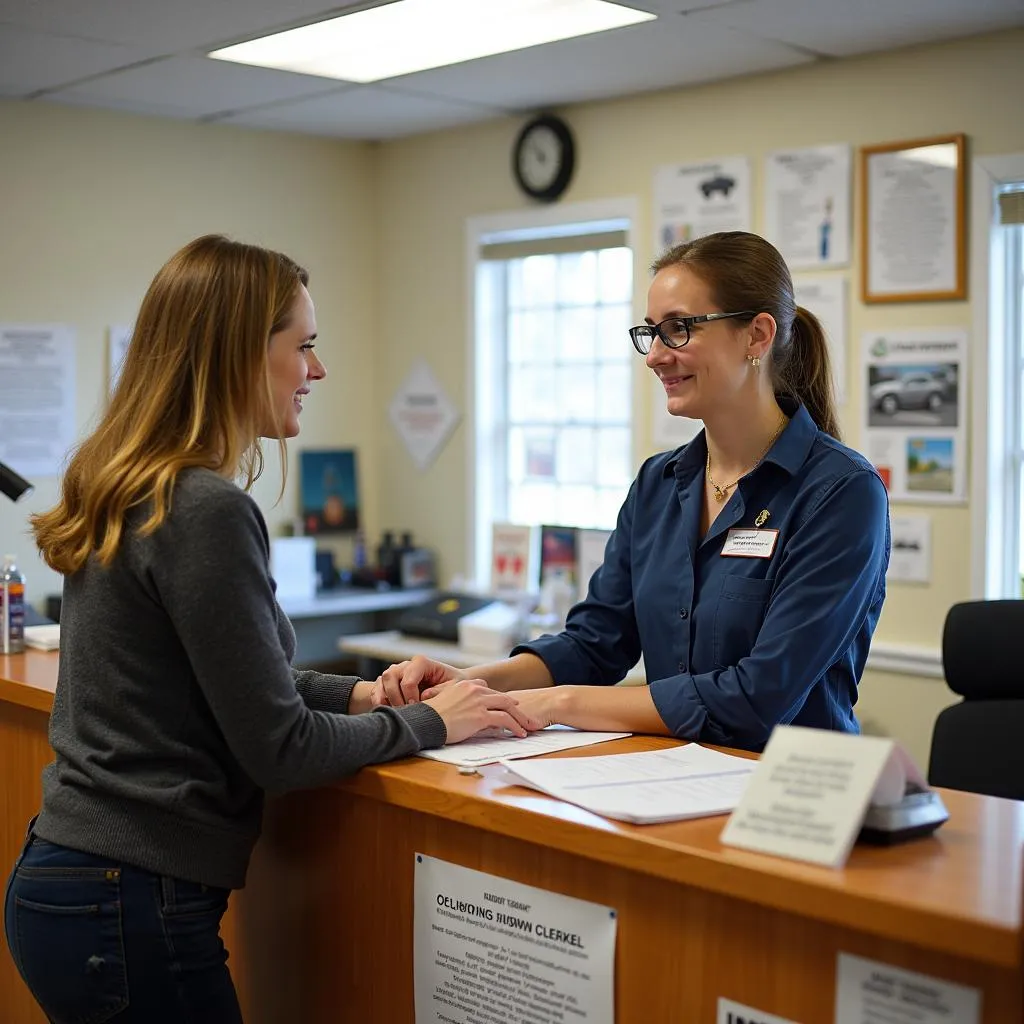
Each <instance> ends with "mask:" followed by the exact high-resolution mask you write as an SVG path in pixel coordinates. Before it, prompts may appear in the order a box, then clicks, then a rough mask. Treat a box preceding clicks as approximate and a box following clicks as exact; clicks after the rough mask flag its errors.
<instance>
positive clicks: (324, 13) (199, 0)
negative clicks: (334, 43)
mask: <svg viewBox="0 0 1024 1024" xmlns="http://www.w3.org/2000/svg"><path fill="white" fill-rule="evenodd" d="M387 2H390V0H376V2H374V0H370V2H366V0H333V2H332V0H214V2H212V3H211V2H210V0H103V2H102V3H95V2H89V0H0V21H2V22H7V23H8V24H11V25H19V26H21V27H22V28H30V29H35V30H37V31H47V30H50V31H60V32H63V33H65V34H67V35H69V36H80V37H82V38H83V39H99V40H107V41H111V42H118V43H132V44H136V45H139V46H142V47H144V48H146V49H147V51H148V52H149V54H150V55H151V56H153V55H158V54H170V53H177V52H179V51H181V50H184V49H194V48H197V47H204V48H205V47H207V46H209V47H210V48H212V47H213V46H216V45H222V44H224V43H227V42H235V41H237V40H241V39H246V38H249V37H251V36H256V35H260V34H265V33H267V32H270V31H273V30H276V29H280V28H292V27H294V26H296V25H301V24H309V23H310V22H313V21H320V20H323V19H325V18H329V17H334V16H335V15H337V14H341V13H343V11H344V10H345V8H348V7H354V6H357V5H359V6H363V7H374V6H378V4H380V3H387ZM57 26H59V29H58V28H57Z"/></svg>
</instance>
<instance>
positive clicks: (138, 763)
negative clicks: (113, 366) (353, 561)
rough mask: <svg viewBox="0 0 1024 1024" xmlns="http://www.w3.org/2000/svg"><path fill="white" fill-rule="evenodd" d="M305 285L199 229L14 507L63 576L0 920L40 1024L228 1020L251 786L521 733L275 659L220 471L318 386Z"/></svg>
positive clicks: (290, 423) (284, 637)
mask: <svg viewBox="0 0 1024 1024" xmlns="http://www.w3.org/2000/svg"><path fill="white" fill-rule="evenodd" d="M307 283H308V275H307V274H306V271H305V270H303V269H302V268H301V267H299V266H298V265H297V264H296V263H294V262H293V261H292V260H290V259H289V258H288V257H286V256H284V255H282V254H280V253H277V252H272V251H269V250H266V249H261V248H258V247H256V246H250V245H243V244H240V243H237V242H233V241H229V240H228V239H226V238H223V237H220V236H214V235H211V236H206V237H203V238H199V239H196V240H195V241H194V242H192V243H190V244H189V245H186V246H185V247H184V248H183V249H182V250H181V251H180V252H178V253H177V254H176V255H175V256H174V257H172V258H171V260H170V261H169V262H168V263H167V264H166V265H165V266H164V267H163V268H162V269H161V270H160V272H159V273H158V274H157V275H156V278H155V279H154V280H153V283H152V284H151V285H150V287H149V290H148V292H147V293H146V296H145V298H144V300H143V302H142V306H141V309H140V310H139V314H138V318H137V320H136V324H135V329H134V333H133V336H132V341H131V344H130V346H129V348H128V353H127V356H126V359H125V364H124V369H123V373H122V376H121V379H120V382H119V384H118V387H117V390H116V393H115V394H114V396H113V398H112V401H111V403H110V407H109V409H108V411H107V413H106V415H105V416H104V417H103V419H102V421H101V422H100V424H99V426H98V427H97V428H96V430H95V432H94V433H93V434H92V435H91V436H90V437H88V438H87V439H86V440H85V441H84V442H83V443H82V445H81V446H80V447H79V448H78V450H77V452H76V453H75V455H74V457H73V459H72V460H71V463H70V465H69V466H68V469H67V472H66V473H65V475H64V479H63V482H62V492H61V497H60V501H59V503H58V504H57V506H56V507H55V508H53V509H51V510H50V511H49V512H46V513H44V514H42V515H38V516H35V517H34V518H33V526H34V529H35V536H36V540H37V543H38V545H39V548H40V550H41V551H42V553H43V556H44V558H45V559H46V561H47V563H48V564H49V565H50V566H52V567H53V568H54V569H55V570H57V571H58V572H60V573H63V574H64V577H65V582H64V600H63V608H62V616H61V656H60V667H59V675H58V683H57V692H56V695H55V698H54V706H53V714H52V718H51V722H50V741H51V744H52V745H53V748H54V750H55V752H56V755H57V757H56V760H55V761H54V763H53V764H51V765H49V766H48V767H47V768H46V769H45V771H44V775H43V804H42V809H41V811H40V813H39V815H38V816H37V818H36V819H34V820H33V822H31V823H30V825H29V834H28V839H27V841H26V845H25V848H24V850H23V851H22V854H21V856H20V857H19V858H18V861H17V863H16V865H15V869H14V871H13V873H12V875H11V878H10V881H9V882H8V887H7V893H6V897H5V927H6V935H7V940H8V944H9V946H10V949H11V953H12V956H13V957H14V961H15V963H16V964H17V966H18V969H19V971H20V972H21V974H22V977H23V978H24V979H25V981H26V983H27V984H28V986H29V988H30V990H31V991H32V993H33V995H34V996H35V997H36V999H37V1000H38V1002H39V1003H40V1005H41V1006H42V1008H43V1009H44V1011H45V1012H46V1014H47V1016H48V1017H49V1019H50V1020H51V1021H53V1022H55V1024H71V1022H81V1021H90V1022H99V1021H117V1022H119V1024H128V1022H131V1024H135V1022H138V1024H164V1022H167V1024H170V1022H175V1024H179V1022H181V1024H184V1022H189V1024H200V1022H203V1024H205V1022H209V1024H231V1022H238V1021H240V1020H241V1016H240V1013H239V1009H238V1002H237V999H236V996H235V992H234V988H233V986H232V983H231V978H230V975H229V974H228V971H227V967H226V964H225V961H226V958H227V955H226V952H225V950H224V946H223V944H222V942H221V939H220V935H219V926H220V920H221V917H222V915H223V913H224V910H225V907H226V903H227V897H228V893H229V890H231V889H233V888H238V887H240V886H241V885H242V884H243V883H244V880H245V873H246V867H247V865H248V861H249V856H250V853H251V851H252V847H253V844H254V843H255V842H256V838H257V836H258V834H259V829H260V819H261V814H262V805H263V794H264V792H265V791H267V790H276V791H280V790H286V789H291V788H300V787H307V786H316V785H318V784H321V783H325V782H329V781H332V780H334V779H337V778H340V777H342V776H344V775H346V774H350V773H351V772H354V771H355V770H357V769H358V768H360V767H361V766H363V765H366V764H370V763H372V762H379V761H385V760H388V759H390V758H395V757H401V756H403V755H406V754H411V753H413V752H415V751H417V750H420V749H422V748H424V747H430V746H438V745H440V744H443V743H445V742H449V743H454V742H458V741H459V740H460V739H464V738H466V737H467V736H470V735H472V734H474V733H475V732H477V731H479V730H480V729H484V728H493V727H498V728H501V727H504V728H508V729H511V730H512V731H513V732H515V733H516V734H518V735H524V734H525V731H526V730H525V727H528V726H531V725H533V724H535V723H532V722H531V720H530V719H529V718H528V717H527V716H526V715H524V714H523V713H521V712H520V711H519V710H518V708H517V706H516V701H515V699H514V698H512V697H509V696H507V695H505V694H499V693H495V692H494V691H492V690H489V689H488V688H487V687H486V686H484V685H483V684H481V683H468V684H466V685H464V686H460V687H454V688H446V691H445V693H443V694H441V695H439V696H438V698H437V699H436V700H432V701H427V702H425V703H423V704H421V705H417V706H411V707H408V708H399V709H391V708H385V709H381V708H378V709H376V710H373V711H372V713H371V708H372V704H371V692H372V685H373V684H371V683H368V682H362V681H360V680H357V679H353V678H347V677H339V676H331V675H324V674H321V673H317V672H312V671H297V670H294V669H293V668H292V667H291V660H292V657H293V655H294V653H295V634H294V632H293V630H292V628H291V625H290V623H289V622H288V619H287V618H286V617H285V615H284V614H283V612H282V611H281V609H280V608H279V606H278V604H277V602H276V600H275V597H274V581H273V580H272V579H271V577H270V572H269V539H268V534H267V528H266V524H265V522H264V519H263V516H262V514H261V513H260V510H259V508H258V507H257V505H256V503H255V502H254V501H253V499H252V498H250V497H249V495H248V494H247V493H246V489H245V488H243V487H239V486H238V485H237V484H236V483H235V479H236V478H237V477H239V476H241V478H242V479H243V480H244V484H245V487H246V488H247V487H248V485H250V484H251V483H252V481H253V480H254V479H255V478H256V476H257V475H258V474H259V472H260V469H261V468H262V455H261V449H260V438H261V437H265V438H270V439H273V440H276V441H277V442H278V443H279V444H280V445H281V446H282V449H283V446H284V441H285V438H289V437H294V436H296V435H297V434H298V433H299V419H300V415H301V412H302V403H303V401H304V399H305V398H306V396H307V395H308V394H309V391H310V385H311V383H313V382H314V381H319V380H322V379H323V377H324V376H325V373H326V371H325V369H324V366H323V364H322V363H321V361H320V359H319V358H318V356H317V355H316V353H315V352H314V339H315V338H316V333H317V328H316V321H315V312H314V308H313V303H312V300H311V299H310V296H309V292H308V291H307V288H306V285H307ZM360 712H367V713H360Z"/></svg>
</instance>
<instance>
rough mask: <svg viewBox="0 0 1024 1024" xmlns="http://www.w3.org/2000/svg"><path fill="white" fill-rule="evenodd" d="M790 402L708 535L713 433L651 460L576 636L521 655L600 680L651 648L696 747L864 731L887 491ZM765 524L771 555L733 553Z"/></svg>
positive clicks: (658, 698) (573, 623)
mask: <svg viewBox="0 0 1024 1024" xmlns="http://www.w3.org/2000/svg"><path fill="white" fill-rule="evenodd" d="M782 403H783V407H784V409H785V411H786V412H787V413H788V414H790V415H791V417H792V418H791V420H790V423H789V425H788V426H787V427H786V429H785V430H784V431H783V433H782V435H781V436H780V437H779V439H778V440H777V441H776V442H775V444H774V446H773V447H772V449H771V451H770V452H769V453H768V455H767V456H765V458H764V460H763V461H762V462H761V463H760V465H758V466H757V468H756V469H754V470H753V471H752V472H751V473H749V474H748V475H747V476H745V477H744V478H743V479H742V480H741V481H740V482H739V484H738V486H737V488H736V490H735V491H734V492H733V494H732V496H731V497H730V499H729V501H728V503H727V504H726V505H725V507H724V508H723V509H722V511H721V512H720V513H719V515H718V518H717V519H716V520H715V521H714V523H713V524H712V526H711V529H710V530H709V531H708V533H707V535H706V536H705V537H704V538H703V539H702V538H701V536H700V528H701V505H702V502H703V495H704V469H705V458H706V456H707V447H706V442H705V439H704V435H703V433H701V434H700V435H698V436H697V437H696V438H695V439H694V440H693V441H691V442H690V443H689V444H688V445H685V446H684V447H682V448H680V449H677V450H676V451H675V452H665V453H663V454H660V455H656V456H654V457H652V458H650V459H648V460H647V461H646V462H645V463H644V464H643V466H642V467H641V468H640V472H639V474H638V475H637V478H636V479H635V480H634V481H633V484H632V486H631V487H630V490H629V495H628V496H627V498H626V501H625V504H623V506H622V508H621V510H620V511H619V517H618V522H617V524H616V527H615V531H614V533H613V534H612V536H611V538H610V539H609V541H608V546H607V548H606V550H605V558H604V564H603V565H602V567H601V568H600V569H599V570H598V571H597V572H596V573H595V574H594V576H593V578H592V579H591V581H590V588H589V591H588V593H587V597H586V599H585V600H583V601H581V602H580V603H579V604H577V605H576V606H575V607H574V608H573V609H572V611H571V612H570V614H569V617H568V621H567V622H566V627H565V630H564V631H563V632H562V633H559V634H558V635H557V636H545V637H541V638H540V639H538V640H535V641H533V642H531V643H528V644H523V645H521V646H519V647H517V648H516V649H515V651H513V654H515V653H519V652H522V651H531V652H533V653H534V654H536V655H538V656H539V657H540V658H541V659H542V660H543V661H544V663H545V664H546V665H547V667H548V669H549V671H550V672H551V675H552V676H553V678H554V680H555V682H556V683H584V684H597V685H600V684H612V683H616V682H618V681H619V680H620V679H622V678H623V677H624V676H625V674H626V672H628V671H629V669H630V668H631V667H632V666H633V665H634V664H635V663H636V661H637V659H638V658H639V656H640V654H641V652H642V653H643V657H644V666H645V669H646V672H647V679H648V681H649V683H650V692H651V697H652V698H653V700H654V704H655V706H656V708H657V709H658V713H659V714H660V715H661V717H662V718H663V719H664V721H665V724H666V725H667V726H668V727H669V728H670V729H671V730H672V732H673V733H674V734H675V735H676V736H678V737H680V738H681V739H690V740H696V739H701V740H705V741H708V742H711V743H721V744H725V745H727V746H733V747H743V748H746V749H749V750H760V749H762V748H763V747H764V745H765V743H766V742H767V740H768V737H769V735H770V733H771V731H772V729H773V728H774V726H775V725H777V724H779V723H785V724H795V725H806V726H812V727H816V728H821V729H836V730H842V731H845V732H858V731H859V726H858V724H857V719H856V717H855V716H854V713H853V705H854V704H855V703H856V700H857V682H858V680H859V679H860V676H861V673H862V672H863V669H864V663H865V661H866V660H867V655H868V646H869V644H870V641H871V634H872V633H873V632H874V629H875V625H876V623H877V622H878V616H879V613H880V611H881V608H882V601H883V600H884V598H885V571H886V567H887V566H888V563H889V546H890V538H889V515H888V498H887V495H886V491H885V486H884V485H883V483H882V481H881V479H880V478H879V476H878V474H877V473H876V472H875V470H874V468H873V467H872V465H871V464H870V463H869V462H868V461H867V460H866V459H865V458H864V457H863V456H861V455H859V454H858V453H857V452H855V451H853V450H852V449H850V448H847V447H845V446H844V445H842V444H840V443H839V442H838V441H836V440H835V439H833V438H832V437H829V436H828V435H827V434H825V433H823V432H822V431H820V430H818V428H817V427H816V426H815V424H814V421H813V420H812V419H811V417H810V416H809V415H808V413H807V411H806V410H805V409H804V408H803V406H795V405H793V404H792V403H788V404H787V403H786V402H785V400H782ZM766 513H767V515H766ZM759 516H760V518H761V520H762V525H763V528H764V529H766V530H768V529H772V530H778V537H777V539H776V543H775V546H774V549H773V550H772V552H771V555H770V557H768V558H758V557H731V556H727V555H723V553H722V549H723V545H724V544H725V542H726V539H727V537H728V533H729V530H730V529H732V528H738V529H752V528H754V527H755V521H756V520H757V519H758V517H759Z"/></svg>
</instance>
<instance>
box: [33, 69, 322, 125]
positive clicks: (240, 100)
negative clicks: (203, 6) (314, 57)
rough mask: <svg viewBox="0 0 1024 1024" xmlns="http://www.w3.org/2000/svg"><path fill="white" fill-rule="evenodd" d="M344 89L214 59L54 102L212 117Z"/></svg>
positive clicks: (120, 77) (144, 73)
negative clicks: (212, 115)
mask: <svg viewBox="0 0 1024 1024" xmlns="http://www.w3.org/2000/svg"><path fill="white" fill-rule="evenodd" d="M339 85H341V83H339V82H337V81H332V80H330V79H326V78H316V77H314V76H312V75H295V74H291V73H289V72H283V71H270V70H268V69H267V68H252V67H247V66H246V65H244V64H229V63H226V62H224V61H219V60H211V59H209V58H208V57H172V58H168V59H166V60H158V61H155V62H153V63H152V64H146V65H144V66H143V67H138V68H131V69H130V70H128V71H121V72H118V73H117V74H112V75H105V76H104V77H102V78H97V79H94V80H93V81H90V82H84V83H82V84H81V85H78V86H75V87H74V88H71V89H63V90H60V91H58V92H55V93H53V94H52V95H50V96H48V97H47V99H52V100H54V101H55V102H57V103H72V104H75V105H78V106H82V105H95V106H102V107H114V108H116V109H118V110H138V111H140V112H144V113H149V114H164V115H167V116H168V117H196V118H201V117H207V116H209V115H210V114H219V113H223V112H227V111H235V110H243V109H247V108H249V107H257V106H261V105H263V104H267V103H278V102H281V101H283V100H291V99H295V98H297V97H299V96H312V95H315V94H319V93H324V92H328V91H337V89H338V87H339Z"/></svg>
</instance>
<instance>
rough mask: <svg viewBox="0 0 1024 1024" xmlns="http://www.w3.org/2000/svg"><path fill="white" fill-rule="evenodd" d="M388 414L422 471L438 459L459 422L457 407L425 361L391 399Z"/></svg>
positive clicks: (416, 364)
mask: <svg viewBox="0 0 1024 1024" xmlns="http://www.w3.org/2000/svg"><path fill="white" fill-rule="evenodd" d="M388 414H389V416H390V417H391V422H392V424H393V425H394V428H395V430H396V431H398V436H399V437H400V438H401V439H402V443H403V444H404V445H405V449H406V451H407V452H408V453H409V455H410V457H411V458H412V460H413V462H415V463H416V466H417V467H418V468H419V469H426V468H427V466H429V465H430V464H431V462H433V461H434V459H435V458H437V455H438V453H439V452H440V451H441V449H442V448H443V447H444V445H445V442H446V441H447V440H448V437H449V436H450V435H451V432H452V431H453V430H454V429H455V426H456V424H457V423H458V422H459V414H458V412H457V411H456V409H455V406H454V405H452V403H451V400H450V399H449V398H448V395H447V394H446V393H445V390H444V388H442V387H441V384H440V382H439V381H438V379H437V378H436V377H435V376H434V374H433V371H432V370H431V369H430V367H429V366H427V364H426V363H425V362H424V361H423V360H422V359H420V360H418V361H417V362H416V363H415V364H414V365H413V367H412V369H411V370H410V371H409V376H408V377H406V378H405V380H404V381H403V382H402V385H401V387H399V389H398V391H397V392H396V394H395V397H394V398H392V399H391V405H390V406H389V408H388Z"/></svg>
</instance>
